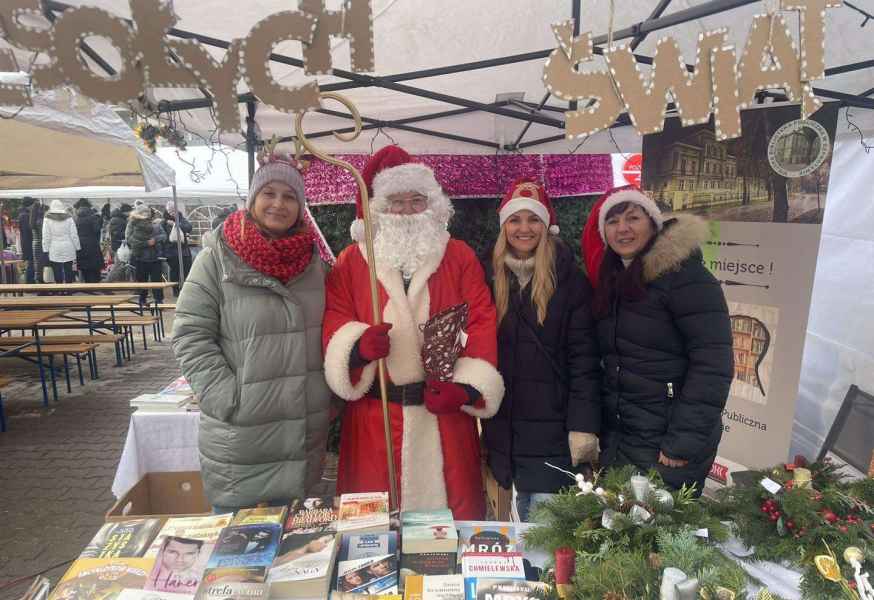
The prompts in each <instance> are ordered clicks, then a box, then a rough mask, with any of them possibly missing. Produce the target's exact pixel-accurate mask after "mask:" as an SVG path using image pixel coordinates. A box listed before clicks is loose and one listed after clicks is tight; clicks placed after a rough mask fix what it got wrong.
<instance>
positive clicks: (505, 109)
mask: <svg viewBox="0 0 874 600" xmlns="http://www.w3.org/2000/svg"><path fill="white" fill-rule="evenodd" d="M758 1H759V0H710V1H709V2H705V3H704V4H700V5H698V6H694V7H690V8H687V9H684V10H680V11H677V12H674V13H671V14H669V15H664V14H663V13H664V11H665V10H666V9H667V8H668V6H669V4H670V3H671V0H659V2H658V4H657V5H656V7H655V8H654V9H653V11H652V13H651V14H650V15H649V17H648V18H647V19H645V20H643V21H640V22H639V23H636V24H633V25H631V26H630V27H626V28H624V29H620V30H618V31H615V32H613V40H614V41H619V40H622V39H627V38H633V39H632V42H631V47H632V50H633V49H636V48H637V46H639V45H640V43H641V42H643V40H644V39H645V38H646V37H647V35H649V34H650V33H652V32H655V31H659V30H662V29H667V28H670V27H674V26H676V25H681V24H684V23H688V22H690V21H694V20H696V19H701V18H704V17H709V16H712V15H715V14H721V13H724V12H727V11H730V10H733V9H735V8H739V7H742V6H745V5H748V4H753V3H755V2H758ZM580 4H581V0H571V14H572V16H573V17H574V19H575V27H574V30H575V33H576V34H578V33H579V23H580ZM44 6H45V12H46V16H47V18H49V19H50V20H54V18H56V17H55V14H54V13H56V12H62V11H64V10H67V9H69V8H73V6H72V5H69V4H66V3H63V2H59V1H57V0H44ZM844 6H845V7H847V8H849V9H851V10H855V11H856V12H859V13H860V14H861V15H862V16H863V17H864V21H863V22H862V23H861V25H860V27H864V26H865V25H866V24H867V22H868V20H870V19H872V18H874V16H872V15H871V14H870V13H867V12H866V11H864V10H862V9H860V8H859V7H857V6H855V5H853V4H851V3H849V2H846V1H845V2H844ZM168 33H169V35H171V36H174V37H178V38H182V39H192V40H196V41H198V42H200V43H202V44H204V45H207V46H212V47H215V48H221V49H227V48H228V47H229V46H230V43H229V42H227V41H225V40H221V39H218V38H214V37H210V36H206V35H202V34H199V33H194V32H191V31H185V30H181V29H176V28H173V29H170V30H169V32H168ZM606 41H607V35H606V34H604V35H600V36H597V37H595V38H593V40H592V42H593V47H594V52H595V53H598V54H600V53H601V52H602V47H601V46H603V44H604V43H606ZM82 51H83V52H84V53H85V54H86V55H87V56H88V57H89V58H91V59H92V60H93V61H94V62H95V63H96V64H97V65H98V66H99V67H100V68H101V69H102V70H104V71H105V72H106V73H107V74H108V75H114V74H115V69H113V68H112V66H111V65H110V64H108V63H107V62H106V61H105V60H104V59H103V58H102V57H101V56H100V55H99V54H98V53H97V52H95V51H94V50H93V49H92V48H90V47H89V46H87V44H85V43H84V42H83V43H82ZM552 51H553V48H547V49H545V50H539V51H535V52H526V53H523V54H514V55H509V56H503V57H498V58H491V59H485V60H478V61H473V62H467V63H460V64H455V65H448V66H444V67H436V68H430V69H421V70H418V71H410V72H406V73H397V74H394V75H385V76H376V75H366V74H359V73H354V72H351V71H346V70H343V69H333V70H332V75H333V76H335V77H339V78H341V79H345V80H346V81H342V82H336V83H330V84H326V85H323V86H320V89H321V90H322V91H341V90H347V89H355V88H361V87H379V88H383V89H387V90H392V91H396V92H399V93H403V94H409V95H412V96H417V97H420V98H427V99H430V100H436V101H438V102H443V103H445V104H449V105H454V106H457V107H461V108H456V109H453V110H446V111H440V112H435V113H430V114H423V115H418V116H414V117H407V118H404V119H395V120H388V121H387V120H382V119H375V118H372V117H366V116H362V117H361V118H362V121H364V122H365V123H366V125H364V129H400V130H405V131H412V132H415V133H419V134H422V135H428V136H432V137H438V138H443V139H450V140H455V141H460V142H464V143H469V144H474V145H478V146H483V147H487V148H492V149H495V151H501V150H504V151H510V152H514V151H520V150H522V149H525V148H530V147H533V146H537V145H540V144H544V143H548V142H553V141H558V140H561V139H564V137H565V136H564V135H563V134H562V135H550V136H546V137H542V138H539V139H534V140H529V141H527V142H525V141H523V138H524V137H525V135H526V134H527V132H528V130H529V128H530V127H531V125H532V124H534V123H537V124H540V125H545V126H548V127H553V128H555V129H558V130H563V129H564V127H565V124H564V121H563V120H562V119H561V118H556V117H553V116H550V115H549V113H563V112H565V111H566V110H568V107H570V108H571V110H573V109H574V108H575V105H576V103H575V102H570V103H569V104H568V107H564V106H557V105H551V104H548V100H549V95H548V94H547V95H546V96H544V98H543V99H542V100H541V101H540V102H539V103H536V104H535V103H530V102H525V103H521V106H520V103H511V102H493V103H483V102H478V101H475V100H471V99H469V98H462V97H459V96H453V95H449V94H443V93H439V92H434V91H431V90H426V89H423V88H420V87H416V86H413V85H408V84H406V83H403V82H406V81H411V80H416V79H425V78H429V77H439V76H442V75H451V74H453V73H462V72H469V71H475V70H479V69H488V68H493V67H499V66H506V65H512V64H517V63H521V62H527V61H531V60H543V59H545V58H546V57H547V56H549V54H550V53H551V52H552ZM635 58H636V60H637V62H639V63H642V64H652V57H648V56H643V55H639V54H635ZM270 60H271V61H273V62H276V63H279V64H284V65H288V66H293V67H303V61H302V60H301V59H298V58H293V57H290V56H284V55H281V54H276V53H272V54H271V55H270ZM687 68H689V69H690V70H691V69H692V66H691V65H687ZM870 68H874V59H871V60H864V61H860V62H856V63H851V64H846V65H840V66H836V67H831V68H827V69H826V71H825V74H826V77H829V76H833V75H838V74H841V73H848V72H852V71H857V70H862V69H870ZM200 91H201V93H202V94H203V98H196V99H186V100H177V101H168V100H164V101H161V102H160V103H159V106H158V111H159V112H162V113H165V112H175V111H182V110H192V109H200V108H209V107H211V106H212V104H213V100H212V98H211V97H210V95H209V93H208V92H207V91H206V90H203V89H201V90H200ZM814 93H816V94H817V95H818V96H820V97H823V98H828V99H831V100H835V101H839V102H841V103H842V104H843V105H846V106H856V107H860V108H868V109H874V99H872V98H871V96H872V95H874V88H872V89H870V90H867V91H865V92H862V93H861V94H848V93H845V92H839V91H834V90H829V89H826V88H818V87H817V88H814ZM766 95H772V94H765V95H763V97H764V96H766ZM238 101H239V102H240V103H245V104H246V105H247V115H248V116H247V118H246V123H247V126H246V147H247V151H248V153H249V163H250V164H249V168H250V173H251V171H252V170H253V169H254V154H255V151H256V150H257V147H258V145H259V144H260V140H258V139H257V136H256V135H255V131H256V130H255V127H254V115H255V110H256V108H255V107H256V106H257V102H258V100H257V98H255V96H254V95H253V94H251V93H246V94H240V95H239V96H238ZM318 112H320V113H322V114H327V115H331V116H335V117H340V118H345V119H350V120H351V119H352V115H351V114H348V113H345V112H340V111H333V110H328V109H319V110H318ZM473 112H485V113H490V114H495V115H499V116H502V117H507V118H511V119H517V120H520V121H523V122H525V127H524V128H523V130H522V132H521V133H520V134H519V136H518V137H517V138H516V140H515V142H514V143H513V144H509V145H504V146H503V147H502V146H501V145H499V144H497V143H496V142H494V141H492V140H483V139H477V138H472V137H468V136H463V135H457V134H453V133H448V132H443V131H438V130H434V129H429V128H425V127H420V126H414V125H413V124H414V123H420V122H422V121H432V120H435V119H441V118H447V117H452V116H456V115H461V114H468V113H473ZM627 122H628V116H627V114H623V115H621V116H620V118H619V119H618V120H617V122H616V124H614V126H617V125H621V124H627ZM352 130H353V128H351V127H349V128H345V129H340V130H337V131H341V132H348V131H352ZM334 131H335V130H331V131H318V132H314V133H312V134H309V135H308V136H307V137H310V138H317V137H324V136H327V135H331V134H332V133H333V132H334ZM291 139H293V138H291V137H288V138H283V139H282V141H288V140H291Z"/></svg>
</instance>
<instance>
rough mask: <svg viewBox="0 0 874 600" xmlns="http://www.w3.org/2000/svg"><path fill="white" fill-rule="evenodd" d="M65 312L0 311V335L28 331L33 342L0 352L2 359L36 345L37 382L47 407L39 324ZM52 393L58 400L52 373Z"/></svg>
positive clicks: (46, 388)
mask: <svg viewBox="0 0 874 600" xmlns="http://www.w3.org/2000/svg"><path fill="white" fill-rule="evenodd" d="M66 312H67V309H66V308H56V309H52V310H5V311H0V334H3V333H5V332H6V331H9V330H12V329H30V330H31V331H32V332H33V338H34V341H33V342H28V343H25V344H21V345H19V346H16V347H15V348H10V349H8V350H3V351H0V358H2V357H12V358H14V357H16V356H18V355H19V353H20V352H21V351H22V350H24V349H25V348H28V347H30V346H32V345H36V364H37V366H38V367H39V380H40V383H41V384H42V400H43V405H44V406H48V405H49V390H48V387H47V386H46V374H45V369H44V367H43V364H42V358H43V357H42V344H41V343H40V338H39V324H40V323H42V322H43V321H48V320H49V319H54V318H56V317H59V316H61V315H63V314H65V313H66ZM52 391H53V392H54V397H55V400H57V398H58V390H57V388H55V378H54V373H52Z"/></svg>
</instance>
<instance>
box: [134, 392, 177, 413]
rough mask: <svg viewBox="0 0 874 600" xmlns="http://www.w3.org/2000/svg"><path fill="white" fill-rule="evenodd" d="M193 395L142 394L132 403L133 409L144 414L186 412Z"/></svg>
mask: <svg viewBox="0 0 874 600" xmlns="http://www.w3.org/2000/svg"><path fill="white" fill-rule="evenodd" d="M192 397H193V396H192V395H191V394H140V395H139V396H137V397H136V398H132V399H131V401H130V405H131V408H136V409H137V411H142V412H173V411H179V410H185V407H186V405H187V404H188V403H189V402H190V401H191V398H192Z"/></svg>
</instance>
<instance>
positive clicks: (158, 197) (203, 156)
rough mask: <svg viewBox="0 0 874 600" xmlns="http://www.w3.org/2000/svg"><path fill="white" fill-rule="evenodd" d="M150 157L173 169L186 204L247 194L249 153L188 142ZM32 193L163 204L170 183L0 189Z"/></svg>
mask: <svg viewBox="0 0 874 600" xmlns="http://www.w3.org/2000/svg"><path fill="white" fill-rule="evenodd" d="M150 157H151V158H155V159H156V160H158V161H160V163H161V164H163V165H166V166H167V167H168V168H169V169H171V170H172V171H174V172H175V173H176V195H177V197H178V198H179V200H180V201H185V203H186V204H189V205H191V204H223V205H224V204H233V203H235V202H236V201H237V200H240V199H242V198H245V197H246V190H247V189H248V177H249V175H248V156H247V155H246V153H245V152H243V151H242V150H234V149H233V148H212V147H206V146H190V147H188V148H187V149H186V150H184V151H183V150H176V149H175V148H158V150H157V152H156V153H155V155H154V156H151V155H150ZM23 196H33V197H36V198H43V199H46V200H54V199H56V198H58V199H62V200H67V199H69V200H71V201H74V200H76V199H78V198H89V199H107V200H123V201H129V200H133V199H142V200H144V201H145V202H146V203H147V204H161V205H163V204H164V203H165V202H166V201H167V200H169V199H172V198H173V189H172V188H171V187H162V188H161V189H157V190H155V191H151V192H145V191H143V188H142V187H136V186H118V185H116V186H78V187H58V188H47V189H36V188H34V189H7V190H0V198H21V197H23Z"/></svg>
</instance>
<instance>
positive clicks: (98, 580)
mask: <svg viewBox="0 0 874 600" xmlns="http://www.w3.org/2000/svg"><path fill="white" fill-rule="evenodd" d="M153 563H154V560H153V559H149V558H80V559H78V560H77V561H76V562H74V563H73V564H72V566H71V567H70V568H69V569H68V570H67V572H66V573H65V574H64V576H63V577H62V578H61V581H60V582H58V585H57V587H55V591H54V592H52V595H51V597H50V600H93V599H94V598H100V599H101V600H115V598H117V597H118V595H119V594H120V593H121V591H122V590H123V589H125V588H135V589H136V588H139V589H142V587H143V585H145V583H146V576H147V575H148V573H149V571H150V570H151V569H152V564H153Z"/></svg>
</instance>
